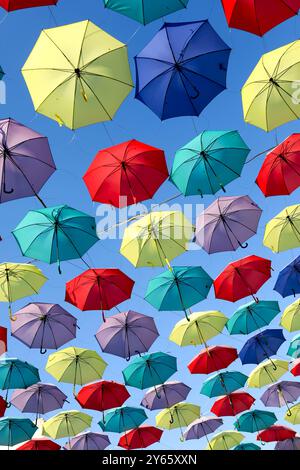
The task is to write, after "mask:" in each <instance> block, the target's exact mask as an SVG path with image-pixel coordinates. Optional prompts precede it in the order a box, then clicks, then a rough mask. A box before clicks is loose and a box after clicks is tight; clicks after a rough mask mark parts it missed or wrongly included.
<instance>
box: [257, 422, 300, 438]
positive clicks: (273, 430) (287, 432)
mask: <svg viewBox="0 0 300 470" xmlns="http://www.w3.org/2000/svg"><path fill="white" fill-rule="evenodd" d="M295 436H296V431H294V430H293V429H291V428H288V427H286V426H280V425H279V424H274V426H271V427H270V428H268V429H264V430H263V431H260V432H259V433H258V434H257V437H256V439H257V440H258V441H263V442H278V441H285V439H293V438H294V437H295Z"/></svg>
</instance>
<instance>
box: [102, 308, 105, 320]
mask: <svg viewBox="0 0 300 470" xmlns="http://www.w3.org/2000/svg"><path fill="white" fill-rule="evenodd" d="M102 320H103V322H104V323H105V322H106V318H105V313H104V310H102Z"/></svg>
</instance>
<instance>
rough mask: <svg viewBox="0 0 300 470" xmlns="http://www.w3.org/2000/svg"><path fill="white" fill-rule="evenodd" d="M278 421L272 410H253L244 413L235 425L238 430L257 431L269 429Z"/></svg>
mask: <svg viewBox="0 0 300 470" xmlns="http://www.w3.org/2000/svg"><path fill="white" fill-rule="evenodd" d="M276 421H277V418H276V416H275V414H274V413H272V412H271V411H261V410H253V411H248V412H247V413H244V414H242V415H241V416H240V417H239V419H238V420H237V421H236V422H235V423H234V427H235V428H236V429H237V430H238V431H242V432H251V433H256V432H259V431H262V430H263V429H268V428H269V427H270V426H273V424H275V423H276Z"/></svg>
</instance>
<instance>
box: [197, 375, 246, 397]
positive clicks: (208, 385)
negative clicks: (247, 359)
mask: <svg viewBox="0 0 300 470" xmlns="http://www.w3.org/2000/svg"><path fill="white" fill-rule="evenodd" d="M247 380H248V377H247V375H245V374H242V373H241V372H220V373H219V374H216V375H213V376H212V377H210V378H209V379H207V380H205V381H204V382H203V384H202V388H201V391H200V393H201V394H202V395H206V396H207V397H210V398H212V397H219V396H222V395H229V394H230V393H232V392H235V391H236V390H239V389H240V388H243V387H244V385H245V383H246V382H247Z"/></svg>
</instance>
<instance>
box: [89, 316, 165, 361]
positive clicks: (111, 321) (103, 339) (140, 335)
mask: <svg viewBox="0 0 300 470" xmlns="http://www.w3.org/2000/svg"><path fill="white" fill-rule="evenodd" d="M95 336H96V340H97V341H98V343H99V345H100V347H101V349H102V351H103V352H105V353H108V354H113V355H114V356H119V357H124V358H126V359H127V360H129V359H130V358H131V357H132V356H134V355H136V354H141V353H144V352H147V351H148V350H149V349H150V348H151V346H152V344H153V343H154V342H155V340H156V339H157V338H158V336H159V333H158V331H157V328H156V325H155V322H154V320H153V318H152V317H148V316H147V315H143V314H141V313H137V312H134V311H133V310H129V311H128V312H122V313H117V314H116V315H113V316H112V317H110V318H108V319H107V320H106V321H105V322H104V323H103V324H102V325H101V326H100V328H99V330H98V331H97V333H96V335H95Z"/></svg>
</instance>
